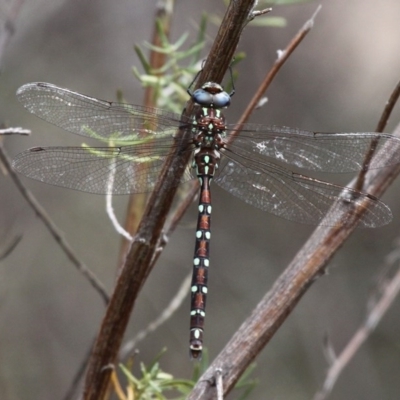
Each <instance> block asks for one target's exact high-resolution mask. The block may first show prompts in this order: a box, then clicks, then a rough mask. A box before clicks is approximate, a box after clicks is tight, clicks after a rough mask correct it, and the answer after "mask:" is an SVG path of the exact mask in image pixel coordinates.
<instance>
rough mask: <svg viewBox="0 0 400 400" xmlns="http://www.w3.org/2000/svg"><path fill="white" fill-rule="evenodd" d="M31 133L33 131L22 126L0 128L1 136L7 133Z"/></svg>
mask: <svg viewBox="0 0 400 400" xmlns="http://www.w3.org/2000/svg"><path fill="white" fill-rule="evenodd" d="M31 133H32V132H31V130H30V129H25V128H21V127H15V128H4V129H0V136H6V135H21V136H29V135H30V134H31Z"/></svg>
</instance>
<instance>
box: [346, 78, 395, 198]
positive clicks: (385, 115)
mask: <svg viewBox="0 0 400 400" xmlns="http://www.w3.org/2000/svg"><path fill="white" fill-rule="evenodd" d="M399 96H400V81H399V82H397V85H396V87H395V88H394V90H393V92H392V94H391V95H390V97H389V100H388V101H387V103H386V105H385V108H384V109H383V112H382V115H381V118H380V120H379V122H378V125H377V127H376V129H375V132H378V133H382V132H383V130H384V129H385V127H386V124H387V122H388V121H389V118H390V114H391V113H392V111H393V108H394V106H395V105H396V103H397V101H398V100H399ZM378 143H379V138H376V139H374V140H372V141H371V145H370V147H369V149H368V152H367V153H366V155H365V158H364V161H363V166H362V168H361V171H360V173H359V174H358V177H357V180H356V183H355V185H354V188H355V189H356V190H360V191H361V190H362V189H363V185H364V179H365V174H366V173H367V171H368V166H369V165H370V163H371V160H372V157H373V156H374V154H375V152H376V149H377V146H378Z"/></svg>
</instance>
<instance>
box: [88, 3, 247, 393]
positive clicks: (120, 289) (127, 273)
mask: <svg viewBox="0 0 400 400" xmlns="http://www.w3.org/2000/svg"><path fill="white" fill-rule="evenodd" d="M253 5H254V1H250V0H241V1H234V2H231V3H230V6H229V7H228V10H227V13H226V15H225V18H224V22H223V23H222V25H221V29H220V30H219V32H218V35H217V39H216V41H215V45H214V46H213V48H212V50H211V53H210V55H209V57H208V58H207V61H206V63H205V66H204V70H203V71H202V74H201V76H200V79H199V80H198V82H197V83H198V84H199V85H200V84H201V83H203V82H204V81H205V80H210V81H214V82H221V80H222V78H223V76H224V74H225V72H226V70H227V69H228V66H229V64H230V62H231V60H232V55H233V53H234V51H235V49H236V46H237V43H238V41H239V38H240V34H241V31H242V29H241V28H242V27H243V26H244V24H245V21H246V19H247V18H248V15H249V12H250V11H251V10H252V7H253ZM192 111H193V104H192V103H190V104H189V105H188V107H187V108H186V111H185V115H186V116H189V115H191V113H192ZM190 136H191V132H190V130H189V131H186V129H181V130H180V132H179V133H178V134H177V136H176V138H175V140H176V141H177V146H173V147H172V149H171V153H170V155H169V156H168V158H167V160H166V162H165V165H164V168H163V170H162V172H161V174H160V177H159V180H158V182H157V184H156V187H155V190H154V192H153V193H152V195H151V197H150V199H149V202H148V205H147V207H146V210H145V213H144V216H143V219H142V222H141V223H140V226H139V229H138V232H137V235H136V237H135V240H134V241H133V243H132V246H131V249H130V251H129V253H128V255H127V257H126V262H125V265H124V267H123V269H122V271H121V274H120V275H119V277H118V280H117V283H116V287H115V291H114V293H113V295H112V298H111V300H110V303H109V306H108V308H107V311H106V315H105V317H104V319H103V322H102V325H101V328H100V332H99V335H98V337H97V340H96V343H95V345H94V348H93V351H92V357H91V360H90V361H89V367H88V370H87V374H86V379H85V384H84V393H83V398H84V399H85V400H98V399H101V398H102V397H103V395H104V394H105V392H106V390H107V386H108V384H109V381H110V375H111V369H110V368H107V367H108V366H110V365H113V364H114V362H115V358H116V357H117V354H118V350H119V348H120V345H121V342H122V338H123V334H124V332H125V330H126V326H127V324H128V320H129V317H130V314H131V311H132V308H133V306H134V304H135V301H136V298H137V296H138V292H139V290H140V288H141V287H142V286H143V282H144V281H145V280H146V279H147V277H148V275H149V273H150V271H151V268H152V260H153V258H154V253H155V252H156V251H157V244H158V243H159V237H160V235H161V233H162V228H163V225H164V222H165V220H166V217H167V214H168V211H169V209H170V207H171V204H172V201H173V197H174V195H175V193H176V190H177V187H176V184H175V182H176V180H177V179H179V178H180V176H182V174H183V172H184V170H185V168H186V164H187V162H188V161H189V157H190V153H189V152H186V154H182V153H181V151H180V149H182V148H186V147H185V146H187V144H188V142H189V140H190Z"/></svg>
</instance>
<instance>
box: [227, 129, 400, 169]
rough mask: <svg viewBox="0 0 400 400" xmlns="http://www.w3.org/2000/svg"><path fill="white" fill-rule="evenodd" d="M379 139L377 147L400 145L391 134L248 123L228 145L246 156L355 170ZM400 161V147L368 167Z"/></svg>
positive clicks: (317, 167) (302, 164) (313, 166)
mask: <svg viewBox="0 0 400 400" xmlns="http://www.w3.org/2000/svg"><path fill="white" fill-rule="evenodd" d="M228 138H229V135H228ZM375 140H376V141H377V150H378V149H379V148H380V147H382V146H383V145H385V144H390V146H399V145H400V139H399V138H397V137H395V136H392V135H389V134H378V133H368V132H367V133H320V132H310V131H304V130H299V129H293V128H288V127H278V126H265V125H256V124H246V125H245V126H244V127H243V130H241V132H240V134H239V135H238V136H237V137H236V138H235V140H234V141H233V142H232V143H230V144H229V145H228V148H229V149H230V150H231V151H232V152H234V153H236V154H238V155H240V156H242V157H244V158H245V159H256V160H257V161H258V162H260V163H263V162H265V157H271V158H273V159H276V160H278V161H280V162H283V163H286V164H289V165H294V166H296V167H298V168H304V169H308V170H313V171H321V172H351V171H359V170H361V169H362V165H363V160H364V158H365V155H366V152H367V150H368V149H369V147H370V145H371V142H372V141H375ZM375 154H376V153H375ZM399 162H400V151H399V152H397V153H396V155H395V156H393V157H392V158H391V159H390V160H387V159H382V158H381V157H376V156H374V158H373V159H372V161H371V162H370V164H369V166H368V168H369V169H374V168H382V167H385V166H388V165H393V164H397V163H399Z"/></svg>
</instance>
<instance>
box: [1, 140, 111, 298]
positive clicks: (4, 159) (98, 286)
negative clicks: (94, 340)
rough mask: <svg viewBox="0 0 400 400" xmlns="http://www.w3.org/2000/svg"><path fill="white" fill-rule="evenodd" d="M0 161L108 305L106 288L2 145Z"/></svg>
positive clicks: (79, 269)
mask: <svg viewBox="0 0 400 400" xmlns="http://www.w3.org/2000/svg"><path fill="white" fill-rule="evenodd" d="M0 160H1V161H2V162H3V163H4V165H5V167H6V168H7V171H8V172H9V174H10V177H11V179H12V180H13V182H14V184H15V186H16V187H17V188H18V190H19V191H20V192H21V194H22V196H23V197H24V198H25V200H26V201H27V202H28V204H29V205H30V206H31V207H32V209H33V211H34V212H35V213H36V215H37V216H38V217H39V219H41V220H42V222H43V223H44V225H45V226H46V228H47V229H48V230H49V232H50V234H51V236H53V238H54V240H55V241H56V242H57V243H58V245H59V246H60V247H61V249H62V250H63V251H64V253H65V254H66V255H67V257H68V258H69V259H70V260H71V262H72V263H73V264H74V265H75V267H76V268H77V269H78V271H79V272H80V273H81V274H82V275H83V276H84V277H85V278H86V279H87V280H88V281H89V283H90V284H91V285H92V286H93V288H94V289H95V290H96V291H97V292H98V293H99V294H100V296H101V297H102V299H103V300H104V303H105V304H107V303H108V300H109V297H108V294H107V292H106V289H105V288H104V286H103V284H102V283H101V282H100V280H99V279H98V278H97V277H96V275H95V274H94V273H93V272H92V271H91V270H90V269H89V268H88V267H87V266H86V265H85V264H84V263H83V262H82V261H80V260H79V258H78V256H77V255H76V254H75V252H74V250H73V249H72V247H71V246H70V245H69V243H68V242H67V240H66V239H65V238H64V237H63V235H62V233H61V231H60V230H59V229H58V228H57V226H56V224H55V223H54V222H53V221H52V219H51V218H50V216H49V215H48V214H47V213H46V211H45V210H44V208H43V207H42V206H41V205H40V204H39V202H38V201H37V200H36V198H35V197H34V196H33V194H32V193H31V192H30V191H29V190H28V189H27V188H26V187H25V186H24V184H23V183H22V182H21V180H20V179H19V177H18V175H17V174H16V173H15V172H14V170H13V169H12V167H11V163H10V160H9V159H8V157H7V155H6V153H5V151H4V149H3V147H2V146H1V145H0Z"/></svg>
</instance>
